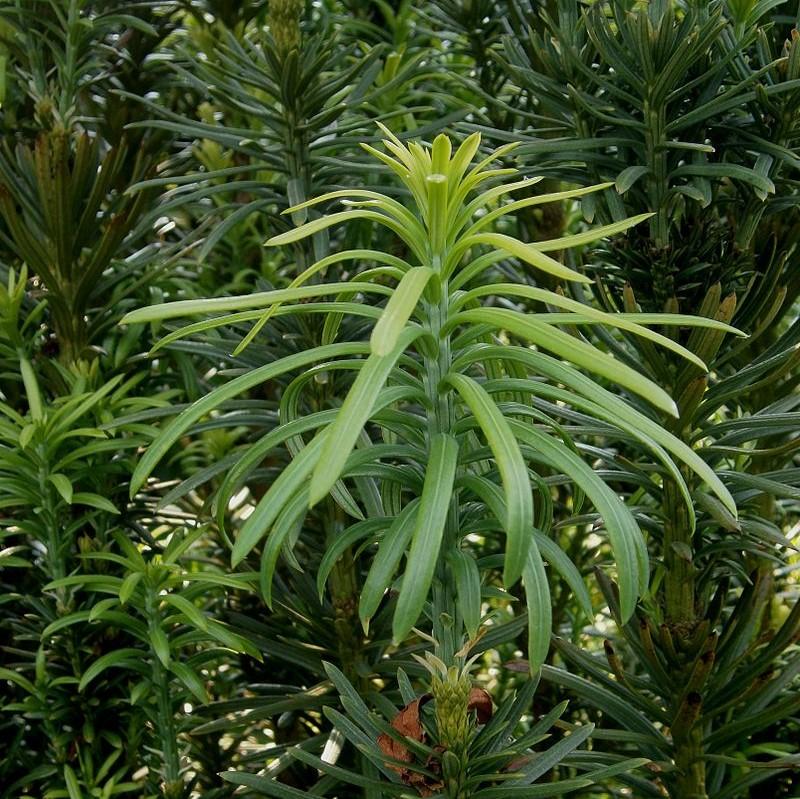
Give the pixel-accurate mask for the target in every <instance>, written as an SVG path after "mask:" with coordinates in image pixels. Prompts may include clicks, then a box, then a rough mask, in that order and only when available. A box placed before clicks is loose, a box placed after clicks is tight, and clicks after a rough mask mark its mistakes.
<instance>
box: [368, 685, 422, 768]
mask: <svg viewBox="0 0 800 799" xmlns="http://www.w3.org/2000/svg"><path fill="white" fill-rule="evenodd" d="M429 699H430V696H429V695H428V694H424V695H423V696H421V697H419V699H415V700H414V701H413V702H409V704H407V705H406V706H405V707H404V708H403V709H402V710H401V711H400V712H399V713H398V714H397V715H396V716H395V717H394V718H393V719H392V727H393V728H394V729H395V730H397V732H399V733H400V735H405V736H406V737H407V738H411V739H413V740H415V741H420V743H421V742H422V741H424V740H425V730H424V729H423V727H422V724H420V720H419V711H420V708H421V707H422V705H424V704H425V702H427V701H428V700H429ZM378 746H379V747H380V750H381V752H383V754H385V755H386V756H387V757H391V758H393V759H394V760H400V761H401V762H403V763H411V762H412V761H413V760H414V756H413V755H412V754H411V752H410V751H409V750H408V747H407V746H406V745H405V744H404V743H402V742H401V741H396V740H395V739H394V738H392V737H391V736H390V735H387V734H386V733H382V734H381V735H380V736H378ZM389 768H391V769H394V770H395V771H396V772H398V774H403V773H404V772H407V771H408V770H407V769H403V768H401V767H400V766H395V765H391V764H389ZM404 776H405V775H404Z"/></svg>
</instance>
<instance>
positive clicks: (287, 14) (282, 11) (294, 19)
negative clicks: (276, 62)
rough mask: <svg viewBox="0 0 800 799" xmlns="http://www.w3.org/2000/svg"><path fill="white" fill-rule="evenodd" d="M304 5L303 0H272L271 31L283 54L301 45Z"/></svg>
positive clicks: (270, 7)
mask: <svg viewBox="0 0 800 799" xmlns="http://www.w3.org/2000/svg"><path fill="white" fill-rule="evenodd" d="M304 6H305V3H304V2H303V0H270V3H269V27H270V32H271V33H272V38H273V39H274V40H275V45H276V46H277V48H278V52H279V53H280V54H281V55H282V56H284V55H286V54H287V53H289V52H291V51H292V50H297V49H298V48H299V47H300V17H301V16H302V15H303V9H304Z"/></svg>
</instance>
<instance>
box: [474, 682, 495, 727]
mask: <svg viewBox="0 0 800 799" xmlns="http://www.w3.org/2000/svg"><path fill="white" fill-rule="evenodd" d="M467 709H468V710H474V711H475V712H476V713H477V716H478V724H486V722H487V721H489V719H490V718H491V717H492V713H494V708H492V697H491V696H489V694H488V693H486V691H484V690H483V688H475V687H473V688H472V690H471V691H470V692H469V704H468V705H467Z"/></svg>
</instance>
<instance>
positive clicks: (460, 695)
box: [431, 666, 472, 753]
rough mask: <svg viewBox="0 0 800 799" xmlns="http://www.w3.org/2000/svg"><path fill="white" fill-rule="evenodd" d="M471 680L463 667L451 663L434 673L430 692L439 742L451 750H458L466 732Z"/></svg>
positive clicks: (467, 737)
mask: <svg viewBox="0 0 800 799" xmlns="http://www.w3.org/2000/svg"><path fill="white" fill-rule="evenodd" d="M471 689H472V682H471V681H470V679H469V675H468V674H467V673H466V672H465V671H461V670H460V669H457V668H456V667H454V666H451V667H450V668H449V669H448V670H447V673H446V674H445V675H439V674H434V675H433V676H432V679H431V693H432V694H433V697H434V699H435V702H436V723H437V726H438V730H439V743H440V744H441V745H442V746H443V747H445V749H448V750H450V751H451V752H455V753H461V752H463V751H464V749H465V748H466V746H467V742H468V739H469V732H470V713H469V698H470V691H471Z"/></svg>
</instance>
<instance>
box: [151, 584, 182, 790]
mask: <svg viewBox="0 0 800 799" xmlns="http://www.w3.org/2000/svg"><path fill="white" fill-rule="evenodd" d="M145 609H146V611H147V625H148V627H149V628H150V629H151V631H152V630H153V629H154V628H155V627H156V626H157V625H158V624H159V623H160V618H159V611H158V601H157V598H156V596H155V592H154V591H153V590H149V591H147V594H146V599H145ZM151 668H152V669H153V678H152V684H153V688H154V690H155V695H156V719H155V720H156V729H157V733H158V744H159V746H160V747H161V759H162V762H161V766H162V775H163V785H162V795H163V796H165V797H169V798H170V799H171V797H172V796H179V795H180V794H179V793H178V789H179V788H180V787H182V786H181V770H180V759H179V755H178V739H177V731H176V729H175V715H174V713H173V710H172V698H171V695H170V690H169V675H168V673H167V670H166V669H165V668H164V665H163V664H162V663H161V660H160V659H159V657H158V655H156V653H155V651H152V654H151Z"/></svg>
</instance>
